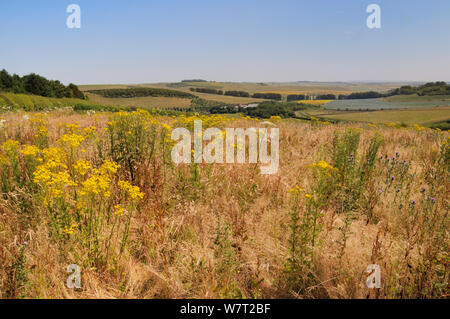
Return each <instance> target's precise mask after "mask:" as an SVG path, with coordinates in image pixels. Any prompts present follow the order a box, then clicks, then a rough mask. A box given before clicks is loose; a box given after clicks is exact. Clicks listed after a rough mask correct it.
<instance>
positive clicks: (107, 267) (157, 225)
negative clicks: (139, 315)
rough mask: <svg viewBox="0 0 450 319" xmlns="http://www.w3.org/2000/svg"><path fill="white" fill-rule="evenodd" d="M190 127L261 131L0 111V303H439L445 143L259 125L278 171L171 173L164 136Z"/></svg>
mask: <svg viewBox="0 0 450 319" xmlns="http://www.w3.org/2000/svg"><path fill="white" fill-rule="evenodd" d="M428 111H429V110H428ZM371 114H373V113H371ZM194 120H202V123H203V129H206V128H209V127H217V128H219V129H221V130H223V129H225V128H230V127H234V128H258V127H267V126H268V124H267V120H266V121H264V122H263V121H261V120H258V119H252V118H248V117H245V118H244V117H239V116H235V117H227V116H223V115H211V116H206V115H198V116H197V115H189V114H186V115H179V116H173V117H167V116H156V115H151V114H150V113H149V112H147V111H145V110H138V111H135V112H129V113H125V112H118V113H99V112H97V113H95V112H87V113H76V112H73V111H70V110H67V109H65V110H63V109H62V110H56V111H53V112H49V113H46V114H43V113H25V112H9V113H3V114H1V119H0V124H1V125H0V176H1V179H0V191H1V196H0V298H133V297H135V298H446V297H448V295H449V289H448V280H449V262H450V256H449V230H450V227H449V226H450V217H449V214H448V212H449V210H448V207H449V197H448V193H449V182H450V180H449V177H450V176H449V173H450V169H449V168H450V144H449V134H448V132H443V131H438V130H431V129H427V128H424V127H419V126H416V127H406V128H396V127H389V126H377V127H375V126H370V125H366V124H358V123H353V124H343V123H338V124H327V123H325V122H321V121H300V120H295V119H287V120H282V119H280V118H273V119H272V120H270V121H272V124H271V125H269V126H270V127H277V128H278V129H279V134H280V136H279V142H280V143H279V145H280V147H279V159H280V163H279V164H280V165H279V169H278V171H277V173H275V174H273V175H261V174H260V170H259V166H260V164H214V163H213V164H205V163H201V164H179V165H176V164H174V163H173V162H172V161H171V150H172V147H173V145H174V144H175V143H174V141H172V140H171V138H170V136H171V132H172V130H173V129H174V128H176V127H185V128H187V129H188V130H189V131H192V127H193V121H194ZM205 143H206V142H205ZM72 264H76V265H79V267H80V269H81V274H82V279H81V280H82V286H81V288H80V289H69V288H67V286H66V280H67V276H68V273H67V272H66V269H67V267H68V266H69V265H72ZM371 264H377V265H379V267H380V271H381V288H380V289H375V290H374V289H369V288H368V287H367V286H366V280H367V276H368V274H367V273H366V269H367V267H368V266H369V265H371Z"/></svg>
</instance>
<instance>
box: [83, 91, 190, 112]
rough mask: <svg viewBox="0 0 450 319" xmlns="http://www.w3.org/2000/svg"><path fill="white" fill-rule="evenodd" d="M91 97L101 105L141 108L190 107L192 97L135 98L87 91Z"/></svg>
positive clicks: (90, 98)
mask: <svg viewBox="0 0 450 319" xmlns="http://www.w3.org/2000/svg"><path fill="white" fill-rule="evenodd" d="M86 95H87V96H88V97H89V101H92V102H94V103H98V104H101V105H112V106H117V105H120V106H134V107H141V108H160V109H165V108H174V107H182V108H185V107H189V106H190V104H191V99H181V98H177V97H153V96H146V97H134V98H106V97H103V96H100V95H98V94H93V93H86Z"/></svg>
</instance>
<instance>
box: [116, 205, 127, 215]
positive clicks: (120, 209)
mask: <svg viewBox="0 0 450 319" xmlns="http://www.w3.org/2000/svg"><path fill="white" fill-rule="evenodd" d="M125 211H126V210H125V208H123V207H122V206H120V205H115V206H114V215H116V216H123V214H124V213H125Z"/></svg>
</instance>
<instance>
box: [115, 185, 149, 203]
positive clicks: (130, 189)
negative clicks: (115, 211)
mask: <svg viewBox="0 0 450 319" xmlns="http://www.w3.org/2000/svg"><path fill="white" fill-rule="evenodd" d="M117 185H118V186H119V187H120V189H121V190H122V191H123V192H124V193H126V194H127V195H128V196H129V197H130V198H131V199H132V200H135V199H138V198H140V199H142V198H144V194H143V193H141V191H140V189H139V187H137V186H133V185H131V184H130V183H129V182H127V181H119V183H118V184H117Z"/></svg>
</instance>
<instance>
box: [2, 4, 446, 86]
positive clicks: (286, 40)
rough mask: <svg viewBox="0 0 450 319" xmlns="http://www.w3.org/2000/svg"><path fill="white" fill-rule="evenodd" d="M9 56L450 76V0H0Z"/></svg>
mask: <svg viewBox="0 0 450 319" xmlns="http://www.w3.org/2000/svg"><path fill="white" fill-rule="evenodd" d="M71 3H75V4H78V5H80V7H81V24H82V25H81V29H68V28H67V26H66V19H67V17H68V15H69V14H68V13H66V8H67V6H68V5H69V4H71ZM371 3H376V4H379V5H380V7H381V29H369V28H367V26H366V19H367V17H368V15H369V14H368V13H366V8H367V6H368V5H369V4H371ZM1 68H5V69H7V70H8V71H9V72H11V73H17V74H20V75H24V74H28V73H31V72H35V73H39V74H42V75H44V76H46V77H49V78H52V79H59V80H61V81H63V82H64V83H68V82H74V83H77V84H88V83H149V82H163V81H179V80H182V79H188V78H202V79H207V80H216V81H255V82H262V81H300V80H310V81H431V80H433V81H434V80H447V81H448V80H450V1H449V0H431V1H430V0H376V1H375V0H369V1H365V0H339V1H337V0H314V1H313V0H308V1H306V0H227V1H219V0H184V1H179V0H145V1H144V0H127V1H122V0H109V1H105V0H69V1H65V0H40V1H35V0H1V1H0V69H1Z"/></svg>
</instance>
